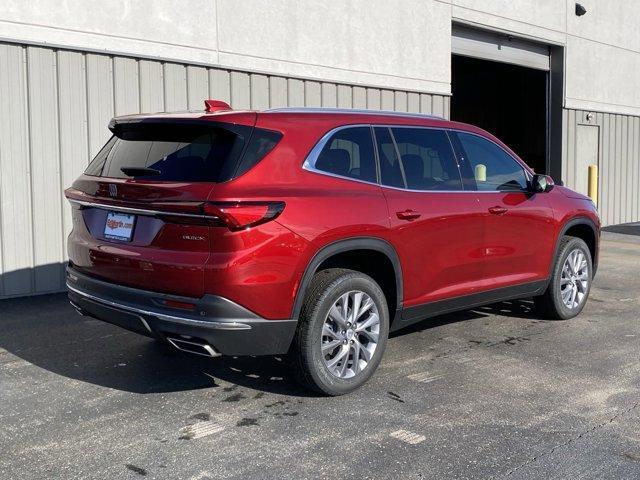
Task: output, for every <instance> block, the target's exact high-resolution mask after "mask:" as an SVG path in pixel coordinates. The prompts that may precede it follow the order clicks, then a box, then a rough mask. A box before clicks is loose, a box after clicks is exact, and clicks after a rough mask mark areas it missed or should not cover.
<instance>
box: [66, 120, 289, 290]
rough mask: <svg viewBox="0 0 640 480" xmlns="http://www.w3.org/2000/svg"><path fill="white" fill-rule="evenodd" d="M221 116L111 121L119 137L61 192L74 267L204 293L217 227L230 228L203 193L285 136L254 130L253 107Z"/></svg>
mask: <svg viewBox="0 0 640 480" xmlns="http://www.w3.org/2000/svg"><path fill="white" fill-rule="evenodd" d="M220 117H224V120H225V121H222V120H223V118H220V119H219V120H218V119H217V118H216V121H211V120H210V119H207V120H190V119H184V118H165V117H160V118H158V117H152V118H140V117H131V118H132V120H131V121H122V122H118V121H116V122H112V124H111V126H110V128H111V129H112V132H113V137H112V138H111V139H110V140H109V141H108V142H107V144H106V145H105V146H104V147H103V149H102V150H101V151H100V152H99V153H98V155H97V156H96V158H95V159H94V160H93V162H91V164H90V165H89V167H88V168H87V170H86V171H85V173H84V175H82V176H81V177H80V178H79V179H78V180H76V181H75V182H74V184H73V186H72V187H71V188H69V189H67V190H66V192H65V194H66V196H67V198H68V199H69V201H70V202H71V204H72V207H73V231H72V233H71V235H70V237H69V243H68V245H69V247H68V251H69V260H70V263H71V265H72V266H73V267H74V268H76V269H78V270H79V271H81V272H83V273H85V274H88V275H91V276H94V277H97V278H100V279H103V280H106V281H110V282H114V283H118V284H120V285H126V286H130V287H134V288H140V289H144V290H149V291H156V292H162V293H171V294H175V295H181V296H188V297H194V298H198V297H201V296H202V295H203V293H204V269H205V268H206V264H207V259H208V258H209V255H210V252H211V249H212V248H214V244H215V242H214V238H213V237H214V235H215V233H214V232H215V231H216V229H219V228H221V226H222V227H223V228H224V226H225V225H224V222H221V219H220V211H219V209H217V208H216V207H215V206H212V205H210V204H208V203H207V199H208V198H209V196H210V194H211V192H212V189H213V188H215V184H216V183H219V182H223V181H228V180H231V179H233V178H235V177H237V176H238V175H240V174H242V173H244V171H246V170H248V169H249V168H251V166H253V165H254V164H255V163H257V161H258V160H259V159H260V158H261V156H263V155H264V154H265V153H266V152H267V151H269V150H270V149H271V148H273V146H274V145H275V143H276V142H277V141H278V139H279V138H280V136H279V134H276V133H275V132H269V131H259V130H257V129H254V124H255V120H256V114H255V113H234V114H228V115H220ZM256 137H257V138H259V139H260V140H261V141H260V142H258V143H259V146H256V145H255V144H256V140H255V138H256ZM265 138H266V140H265ZM265 142H266V143H265ZM270 142H271V143H270ZM265 145H266V146H267V147H268V148H267V150H266V151H265Z"/></svg>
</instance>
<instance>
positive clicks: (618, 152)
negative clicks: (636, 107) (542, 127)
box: [562, 110, 640, 225]
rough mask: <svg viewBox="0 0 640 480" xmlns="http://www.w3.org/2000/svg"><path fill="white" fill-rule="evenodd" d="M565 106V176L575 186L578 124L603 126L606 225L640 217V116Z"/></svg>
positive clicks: (600, 187)
mask: <svg viewBox="0 0 640 480" xmlns="http://www.w3.org/2000/svg"><path fill="white" fill-rule="evenodd" d="M588 113H589V112H587V111H583V110H565V111H564V113H563V128H562V130H563V132H564V133H563V136H564V141H563V143H564V149H563V156H562V157H563V158H562V172H563V175H562V177H563V178H562V180H563V181H564V182H565V185H566V186H568V187H569V188H575V186H576V184H577V175H578V174H579V173H580V174H583V173H584V172H577V171H576V165H578V164H579V163H580V162H578V159H577V158H576V151H577V150H578V149H577V144H576V142H577V141H578V139H577V135H576V132H577V127H578V125H593V126H597V127H599V133H600V136H599V146H598V163H599V165H598V171H599V182H598V183H599V185H598V197H599V198H598V210H599V212H600V216H601V219H602V224H603V225H613V224H618V223H627V222H637V221H640V196H639V195H638V189H639V188H640V117H635V116H631V115H619V114H613V113H600V112H593V113H592V115H593V117H592V118H591V119H590V120H587V114H588Z"/></svg>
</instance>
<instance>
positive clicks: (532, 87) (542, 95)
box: [451, 55, 548, 173]
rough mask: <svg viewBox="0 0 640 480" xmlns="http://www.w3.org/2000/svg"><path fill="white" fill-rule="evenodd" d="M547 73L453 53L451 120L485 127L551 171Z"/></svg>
mask: <svg viewBox="0 0 640 480" xmlns="http://www.w3.org/2000/svg"><path fill="white" fill-rule="evenodd" d="M547 75H548V73H547V72H546V71H543V70H536V69H533V68H526V67H521V66H517V65H511V64H507V63H499V62H492V61H488V60H479V59H476V58H471V57H464V56H460V55H453V56H452V60H451V84H452V86H451V88H452V98H451V119H452V120H457V121H460V122H465V123H471V124H474V125H477V126H479V127H481V128H484V129H485V130H487V131H489V132H490V133H492V134H493V135H495V136H496V137H498V138H499V139H500V140H502V141H503V142H504V143H506V144H507V145H508V146H509V147H510V148H511V149H512V150H513V151H514V152H516V153H517V154H518V155H519V156H520V157H521V158H522V159H523V160H524V161H525V162H527V164H528V165H529V166H531V167H532V168H533V169H534V170H535V171H536V172H539V173H547V172H546V171H547V168H546V165H547V163H546V158H547V154H546V152H547Z"/></svg>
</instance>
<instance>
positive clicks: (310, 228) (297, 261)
mask: <svg viewBox="0 0 640 480" xmlns="http://www.w3.org/2000/svg"><path fill="white" fill-rule="evenodd" d="M130 118H138V117H129V118H125V119H120V121H128V120H130ZM144 118H146V119H154V118H155V119H158V120H163V121H166V120H167V119H175V120H176V121H184V120H198V121H204V122H206V121H213V122H226V123H230V124H241V125H255V127H257V128H263V129H267V130H272V131H277V132H280V133H282V138H281V140H280V141H279V143H278V144H277V146H276V148H274V149H273V150H272V151H270V152H269V153H268V154H267V155H266V156H265V157H264V158H263V159H262V160H261V161H260V162H258V163H257V164H256V165H255V166H254V167H252V168H251V169H250V170H248V171H247V172H246V173H244V174H242V175H240V176H239V177H237V178H235V179H233V180H231V181H228V182H222V183H217V184H212V183H175V182H173V183H172V182H150V181H137V180H126V179H124V180H123V179H111V178H103V177H92V176H89V175H83V176H81V177H80V178H79V179H78V180H76V182H74V184H73V187H72V188H71V189H70V190H68V191H67V196H68V197H69V198H70V199H72V200H79V201H82V202H86V203H97V204H101V205H107V206H106V207H103V209H108V205H119V206H129V207H131V208H143V207H144V208H146V209H150V210H162V211H163V210H165V209H166V208H167V205H169V207H171V206H172V205H174V204H182V205H186V206H187V207H188V206H189V205H191V204H193V205H194V206H195V205H199V204H201V203H203V202H246V201H260V202H268V201H278V202H284V204H285V207H284V210H283V211H282V212H281V213H280V215H279V216H278V217H277V218H276V219H275V220H272V221H269V222H267V223H263V224H261V225H258V226H256V227H253V228H249V229H245V230H240V231H231V230H229V229H228V228H226V227H224V226H210V225H188V224H181V223H179V222H178V223H173V222H171V221H164V220H162V219H159V218H152V217H145V216H144V215H138V220H137V221H138V224H137V225H136V230H135V234H134V239H133V241H132V242H130V243H126V244H123V243H118V242H113V241H110V240H108V239H105V238H103V237H102V236H101V233H100V231H99V229H100V226H99V222H98V220H96V218H91V217H92V215H93V216H94V217H95V216H96V212H95V210H96V208H91V207H87V206H84V207H83V208H82V209H81V208H80V207H74V230H73V232H72V233H71V235H70V237H69V258H70V261H71V264H72V265H73V266H74V268H77V269H78V270H80V271H81V272H83V273H84V274H87V275H90V276H94V277H96V278H99V279H102V280H105V281H108V282H113V283H118V284H121V285H126V286H130V287H135V288H140V289H144V290H147V291H152V292H163V293H171V294H176V295H181V296H184V297H193V298H199V297H202V296H203V295H206V294H212V295H218V296H221V297H224V298H226V299H229V300H231V301H233V302H236V303H238V304H240V305H242V306H243V307H244V308H246V309H247V310H249V311H251V312H253V313H255V314H256V315H258V316H259V317H261V318H264V319H267V320H280V319H290V318H295V315H296V312H295V309H294V304H295V301H296V297H297V296H298V295H300V294H301V292H300V288H301V284H302V280H303V277H304V275H305V272H306V270H307V268H308V266H309V264H310V262H311V260H312V258H314V256H315V255H317V254H318V252H319V251H321V250H322V249H323V248H324V247H326V246H328V245H331V244H334V243H336V242H339V241H343V240H348V239H354V238H362V237H367V238H377V239H380V240H382V241H384V242H387V243H388V244H390V245H391V246H392V247H393V248H394V249H395V251H396V252H397V256H398V258H399V260H400V268H401V272H402V282H403V285H402V287H403V288H402V291H403V298H402V304H403V306H404V307H412V306H419V305H422V304H426V303H429V302H434V301H441V300H446V299H452V298H457V297H463V296H466V295H470V294H475V293H478V292H483V291H489V290H492V289H497V288H503V287H508V286H511V285H518V284H522V283H526V282H532V281H540V280H545V279H547V278H548V276H549V271H550V266H551V264H552V260H553V256H554V252H555V248H556V245H557V240H558V236H559V235H560V233H561V232H562V229H563V226H564V225H565V224H566V223H567V222H568V221H570V220H572V219H576V218H585V219H588V220H589V221H590V222H591V223H592V224H593V225H594V226H595V228H596V229H597V230H598V233H599V220H598V216H597V213H596V212H595V209H594V208H593V206H592V205H591V204H590V202H589V201H588V200H586V199H585V198H581V197H580V196H579V195H578V194H575V193H571V194H568V193H567V192H570V191H568V189H564V188H563V187H560V186H557V187H555V189H553V190H552V191H551V192H549V193H540V194H530V193H514V192H510V193H509V192H476V191H464V192H436V191H428V192H427V191H425V192H411V191H406V190H400V189H394V188H389V187H384V186H380V185H377V184H370V183H364V182H358V181H352V180H348V179H343V178H336V177H333V176H329V175H324V174H320V173H317V172H312V171H307V170H305V169H303V168H302V165H303V162H304V160H305V158H306V157H307V155H308V154H309V152H310V150H311V149H312V148H313V147H314V145H315V144H316V143H317V142H318V140H319V139H320V138H321V137H322V136H323V135H324V134H325V133H327V132H329V131H331V130H332V129H334V128H336V127H339V126H344V125H371V124H373V125H415V126H421V127H434V128H441V129H452V130H460V131H466V132H471V133H475V134H477V135H481V136H483V137H485V138H488V139H490V140H491V141H493V142H495V143H497V144H498V145H500V146H501V147H502V148H504V149H505V150H507V151H508V152H510V154H511V155H512V156H513V157H514V158H516V159H518V157H517V156H516V155H515V153H513V152H511V150H509V149H508V147H506V146H505V145H504V144H502V142H500V141H499V140H498V139H496V138H495V137H493V136H492V135H490V134H488V133H487V132H484V131H483V130H481V129H479V128H477V127H473V126H470V125H466V124H461V123H457V122H450V121H445V120H440V119H435V118H427V117H418V116H406V117H405V116H399V115H388V114H384V113H379V114H378V113H374V112H372V113H369V114H362V113H359V114H356V113H348V112H333V113H323V112H317V113H313V112H286V111H285V112H277V111H274V112H264V113H257V114H256V113H254V112H218V113H209V114H182V115H158V116H155V117H154V116H146V117H144ZM116 121H118V120H116ZM518 161H520V162H521V163H522V165H523V166H524V167H525V168H526V169H528V167H526V165H525V164H524V163H523V162H522V161H521V160H519V159H518ZM528 170H530V169H528ZM114 186H115V187H114ZM114 188H115V190H116V193H115V194H114ZM493 207H500V208H504V209H506V213H504V214H500V215H496V214H492V213H490V209H491V208H493ZM194 208H196V207H194ZM97 210H99V208H97ZM406 210H412V211H415V212H417V213H418V214H419V215H420V216H419V218H416V219H412V220H406V219H401V218H399V217H398V212H404V211H406ZM103 211H106V210H103ZM92 222H94V224H92ZM95 222H98V223H95Z"/></svg>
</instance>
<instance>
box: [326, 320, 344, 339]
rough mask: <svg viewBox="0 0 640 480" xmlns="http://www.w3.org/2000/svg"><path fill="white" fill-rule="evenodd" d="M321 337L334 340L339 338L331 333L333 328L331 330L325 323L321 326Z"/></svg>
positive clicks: (334, 333)
mask: <svg viewBox="0 0 640 480" xmlns="http://www.w3.org/2000/svg"><path fill="white" fill-rule="evenodd" d="M322 336H323V337H331V338H333V339H335V340H340V336H339V335H338V334H337V333H336V332H334V331H333V328H331V326H329V324H327V323H325V324H324V325H323V326H322Z"/></svg>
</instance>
